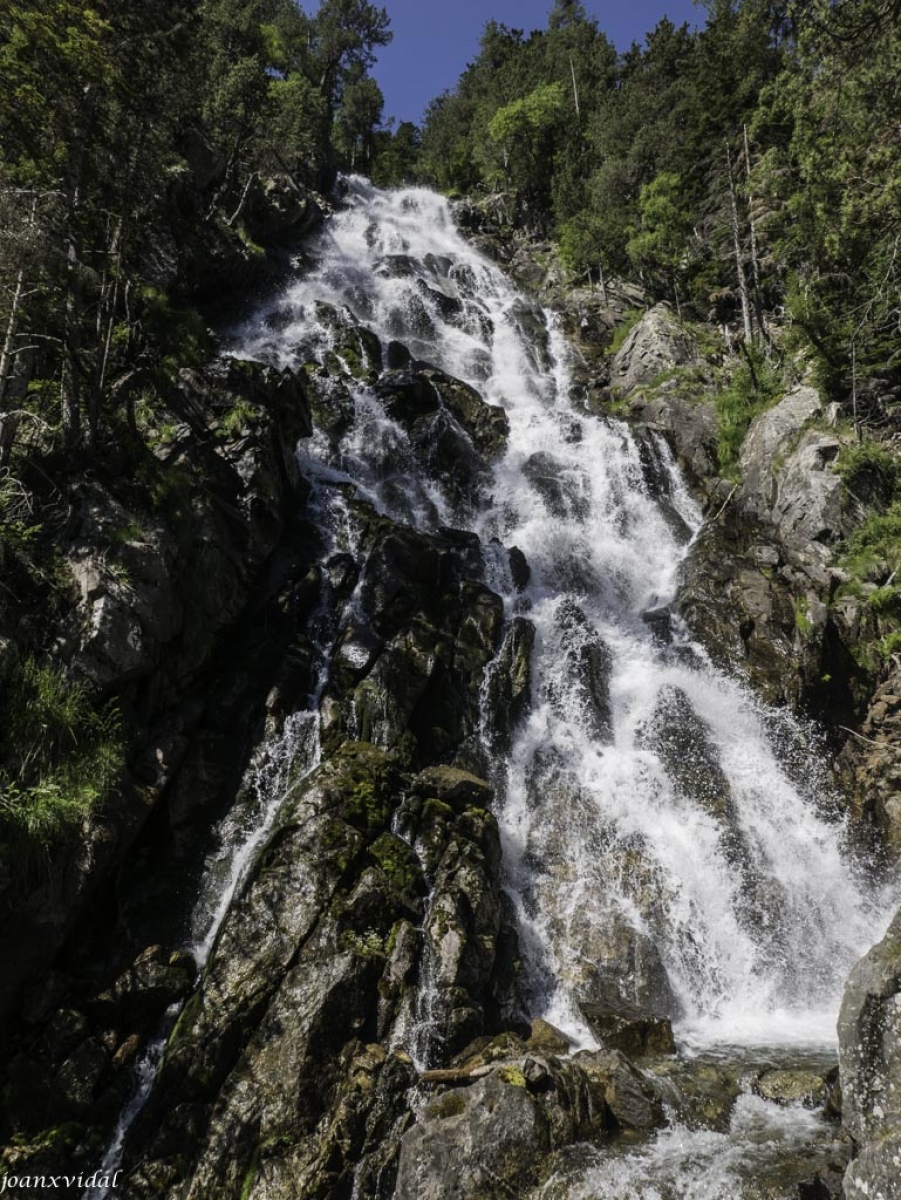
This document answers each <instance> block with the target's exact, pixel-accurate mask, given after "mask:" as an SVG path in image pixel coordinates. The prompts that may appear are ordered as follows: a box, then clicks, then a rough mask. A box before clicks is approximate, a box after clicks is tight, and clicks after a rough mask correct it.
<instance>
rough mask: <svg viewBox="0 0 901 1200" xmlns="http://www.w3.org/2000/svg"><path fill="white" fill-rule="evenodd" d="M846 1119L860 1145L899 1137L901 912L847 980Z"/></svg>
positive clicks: (842, 1052)
mask: <svg viewBox="0 0 901 1200" xmlns="http://www.w3.org/2000/svg"><path fill="white" fill-rule="evenodd" d="M838 1036H839V1066H840V1071H841V1083H842V1116H843V1119H844V1122H845V1125H846V1127H847V1129H848V1131H849V1132H850V1134H851V1136H852V1137H853V1138H854V1140H855V1141H856V1142H857V1143H858V1144H860V1145H864V1144H865V1143H868V1142H872V1141H874V1140H877V1139H881V1138H885V1137H888V1136H890V1135H891V1136H898V1135H899V1133H901V912H899V913H898V915H897V916H896V917H895V919H894V921H892V923H891V925H890V926H889V929H888V932H887V933H886V935H885V937H884V938H883V939H882V941H881V942H879V943H878V945H876V946H874V947H873V949H872V950H870V951H869V952H868V953H867V954H866V955H864V957H863V958H862V959H861V960H860V962H859V963H858V964H857V965H856V966H855V968H854V970H853V971H852V972H851V974H850V976H849V977H848V981H847V983H846V984H845V994H844V998H843V1000H842V1007H841V1012H840V1014H839V1019H838Z"/></svg>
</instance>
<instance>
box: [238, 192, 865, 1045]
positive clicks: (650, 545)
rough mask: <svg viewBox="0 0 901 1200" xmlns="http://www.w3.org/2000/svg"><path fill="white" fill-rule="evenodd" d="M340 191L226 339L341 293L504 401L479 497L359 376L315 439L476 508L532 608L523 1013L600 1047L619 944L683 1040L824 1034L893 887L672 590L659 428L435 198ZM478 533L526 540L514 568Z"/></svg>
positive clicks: (471, 514) (332, 302) (435, 515)
mask: <svg viewBox="0 0 901 1200" xmlns="http://www.w3.org/2000/svg"><path fill="white" fill-rule="evenodd" d="M347 188H348V190H347V195H346V205H345V208H344V209H343V210H342V211H341V212H340V213H339V214H338V215H336V216H335V217H334V219H333V220H331V221H330V222H329V224H328V226H327V228H326V231H325V233H324V234H323V235H322V237H321V238H320V239H319V241H318V244H317V245H316V246H315V247H314V248H313V256H314V266H313V269H312V270H311V271H310V272H308V273H307V274H306V275H305V277H304V278H303V279H302V280H300V281H299V282H297V283H295V284H293V285H292V286H291V287H290V288H289V289H288V291H287V292H286V293H285V294H284V295H283V296H281V297H279V298H278V299H277V300H276V301H274V302H273V304H272V305H271V307H270V308H269V309H268V310H266V311H264V312H263V313H261V314H259V315H258V316H257V317H255V318H254V320H253V321H252V322H250V323H249V324H248V325H247V326H246V327H245V328H244V329H243V330H242V331H241V334H240V337H239V339H238V341H239V345H240V352H241V353H243V354H246V355H250V356H253V357H258V358H262V359H264V360H267V361H274V362H276V363H278V364H279V365H281V366H293V367H300V366H301V365H302V364H303V363H304V362H305V361H308V360H309V359H311V358H316V357H319V358H320V359H321V358H322V356H323V355H325V354H328V353H334V352H335V347H336V341H335V334H334V330H333V327H332V326H331V325H330V324H329V322H328V321H327V320H325V319H324V317H323V315H324V314H325V313H327V312H335V311H337V312H339V313H343V314H345V316H347V318H348V319H349V320H351V321H357V322H359V323H360V324H361V325H363V326H365V327H367V328H368V329H369V330H371V331H373V332H374V333H375V334H376V335H377V337H378V339H379V341H380V342H381V345H382V347H383V348H386V347H388V345H389V343H390V342H391V341H392V340H399V341H401V342H403V343H404V344H405V345H406V346H407V347H409V349H410V351H411V352H412V354H413V356H414V358H419V359H422V360H426V361H427V362H429V363H431V364H433V365H434V366H436V367H438V368H440V369H441V370H443V371H446V372H447V373H448V374H450V375H452V376H455V377H457V378H459V379H462V380H464V381H465V382H467V383H468V384H471V385H472V386H474V387H476V388H477V389H478V390H479V391H480V393H481V395H482V396H483V397H484V399H485V400H486V401H488V402H489V403H491V404H494V405H499V406H501V407H503V409H504V410H505V411H506V414H507V417H508V419H509V424H510V433H509V440H508V445H507V449H506V453H505V454H504V457H503V458H502V460H501V461H500V462H499V463H497V465H496V466H495V468H494V471H493V477H492V479H491V480H490V485H489V486H488V487H487V489H486V490H485V494H484V497H483V499H482V501H481V502H479V503H473V502H469V503H467V502H466V501H465V500H460V499H457V500H454V498H453V497H451V496H449V494H448V490H447V489H442V488H441V487H440V486H439V484H438V483H436V481H435V480H434V479H433V478H431V476H430V474H429V472H428V470H427V468H426V466H425V465H424V464H423V462H422V456H421V455H420V456H419V457H417V453H416V449H415V447H414V446H412V445H411V443H410V440H409V437H408V435H407V434H406V433H405V431H404V429H403V428H402V427H401V426H400V425H398V424H397V423H396V422H394V421H393V420H392V419H391V418H390V417H389V415H388V414H387V413H386V411H385V408H384V406H383V405H382V403H381V401H380V400H379V397H378V395H377V393H376V392H375V391H374V390H373V389H372V388H370V387H368V386H366V385H364V384H360V383H353V386H352V388H351V391H352V398H353V407H354V412H353V419H352V421H351V423H350V426H349V429H348V430H347V432H346V434H345V435H344V436H343V438H342V439H341V440H340V441H338V442H335V441H334V440H332V441H330V440H329V438H328V437H327V436H326V434H325V433H324V432H322V431H320V432H318V433H317V435H316V437H315V438H314V439H313V444H312V447H311V454H312V456H313V458H315V460H316V461H317V464H318V466H317V469H318V470H319V472H320V473H322V472H327V473H329V477H330V478H331V479H332V480H333V481H334V482H335V483H339V484H343V485H347V484H353V485H354V486H355V487H356V488H357V489H358V491H359V492H360V494H362V495H363V496H364V497H365V498H366V499H368V500H369V501H371V502H372V503H373V504H374V505H375V506H376V507H377V508H378V509H379V510H380V511H382V512H384V513H386V514H387V515H389V516H391V517H392V518H393V519H395V520H399V521H405V522H408V523H411V524H414V525H417V526H419V527H422V528H435V527H438V526H441V525H447V524H454V525H456V526H457V527H461V528H466V529H469V530H471V531H474V532H475V533H477V534H478V535H479V537H480V538H481V541H482V544H483V546H484V547H485V557H486V569H487V573H488V577H489V578H490V579H491V580H492V583H493V586H495V587H496V588H497V589H498V590H499V591H501V592H502V593H503V596H504V601H505V605H506V611H507V614H508V616H509V617H512V616H514V615H521V616H524V617H526V618H527V619H528V620H529V621H531V622H532V624H533V626H534V630H535V648H534V653H533V659H532V703H531V711H530V712H529V714H528V717H527V719H526V720H525V722H524V723H523V725H522V727H521V728H520V729H519V730H518V731H517V734H516V737H515V740H514V743H513V746H512V749H511V751H510V753H509V755H508V756H507V760H506V762H505V763H503V764H497V766H496V770H495V775H496V777H497V778H499V779H500V780H501V782H502V792H503V795H502V796H501V798H500V800H499V805H498V818H499V821H500V824H501V830H502V838H503V849H504V862H505V871H506V881H507V886H508V888H509V891H510V894H511V896H512V898H513V900H514V903H515V906H516V910H517V913H518V917H519V924H520V930H519V931H520V939H521V944H522V946H523V948H524V950H525V954H526V959H527V968H528V970H527V990H528V993H529V995H528V1000H529V1004H530V1006H531V1009H532V1013H533V1015H544V1016H546V1017H547V1018H548V1019H550V1020H552V1021H554V1022H555V1023H557V1024H558V1025H560V1026H562V1027H563V1028H565V1029H566V1030H567V1032H569V1033H570V1034H571V1035H574V1036H575V1037H576V1038H577V1039H578V1040H579V1041H580V1042H581V1044H583V1045H591V1044H592V1041H593V1039H592V1034H591V1032H590V1029H589V1028H588V1027H587V1025H586V1021H585V1019H584V1010H585V1004H586V997H588V998H589V999H590V996H591V993H592V990H593V989H594V990H597V988H598V987H599V986H601V985H604V984H607V985H609V978H606V977H604V976H603V973H602V975H601V977H598V972H597V966H598V963H599V962H600V963H601V964H602V965H605V969H607V968H609V969H610V970H614V971H615V970H617V969H619V968H617V965H616V964H617V960H618V959H621V958H622V957H623V955H624V954H625V957H626V958H628V957H629V955H631V959H630V961H631V962H632V963H633V969H632V975H631V977H626V978H619V979H618V980H617V981H616V982H617V986H618V987H619V988H620V990H621V991H623V992H624V993H630V992H631V994H632V995H633V996H634V995H641V996H644V997H645V998H647V996H648V995H650V997H651V1000H652V1002H654V1003H656V1002H659V1003H660V1004H661V1005H663V1006H664V1007H666V1008H667V1009H668V1010H669V1012H670V1014H671V1015H674V1016H678V1018H679V1024H678V1025H677V1033H678V1035H679V1036H680V1038H681V1039H682V1041H683V1042H685V1043H689V1044H693V1045H697V1046H704V1045H709V1044H717V1043H723V1042H726V1043H732V1044H736V1043H737V1044H758V1045H763V1044H767V1045H772V1044H776V1043H780V1042H789V1043H791V1044H798V1043H806V1044H814V1045H816V1044H830V1043H832V1042H833V1040H834V1028H833V1027H834V1019H835V1014H836V1011H837V1006H838V1001H839V996H840V990H841V986H842V982H843V980H844V978H845V976H846V974H847V972H848V970H849V968H850V966H851V964H852V963H853V962H854V960H855V959H856V957H857V956H859V954H860V953H861V952H862V950H863V949H864V948H866V947H867V946H868V945H869V944H870V943H871V942H872V940H873V937H874V933H876V932H878V930H879V928H880V924H881V923H884V921H885V920H887V919H888V908H887V906H886V905H885V904H884V903H882V902H881V901H880V900H878V899H876V898H873V897H871V896H870V895H868V892H867V887H866V885H865V884H864V883H863V882H861V880H860V879H859V877H858V875H857V873H856V872H855V870H854V868H853V866H852V865H851V863H850V862H849V858H848V855H847V853H846V850H845V844H844V843H845V830H844V827H843V824H842V821H841V820H840V819H839V817H838V815H837V806H836V804H835V803H834V798H832V797H831V796H830V794H829V789H828V785H827V782H826V778H825V773H824V771H823V769H822V764H821V762H820V761H819V759H818V756H817V755H816V754H815V753H812V752H811V753H809V754H808V756H807V758H806V759H805V758H804V757H803V753H804V752H803V751H796V757H797V755H798V754H800V755H801V756H802V758H801V761H795V762H794V763H791V762H787V761H786V758H785V755H784V754H779V753H777V752H776V750H775V749H774V747H773V745H772V740H771V737H770V733H769V731H770V729H771V727H772V725H773V722H774V720H775V721H776V722H777V723H778V722H781V723H782V724H783V726H784V727H785V729H784V732H785V733H786V737H785V738H782V739H779V740H780V741H786V742H788V743H794V744H797V745H800V744H802V743H803V741H804V738H803V737H802V736H801V734H802V732H803V731H800V730H797V729H794V728H792V727H791V722H790V720H789V718H787V717H784V716H783V717H779V716H775V717H774V715H773V714H772V713H768V712H767V711H765V709H764V708H763V707H762V706H761V705H760V704H759V702H757V701H756V700H755V699H754V697H753V696H752V695H751V694H750V693H749V692H748V690H747V689H746V688H745V687H744V686H743V685H742V684H741V683H739V682H738V681H736V680H734V679H732V678H728V677H727V676H725V675H724V674H723V673H722V672H720V671H718V670H716V669H715V668H714V667H713V666H712V665H711V663H710V662H709V660H708V658H707V656H706V655H705V653H704V651H703V650H702V649H701V648H700V647H699V646H697V645H695V644H694V643H693V642H692V640H691V638H690V636H689V635H688V633H687V631H686V630H685V629H684V628H683V627H682V626H681V624H680V622H679V621H678V619H677V618H675V617H672V616H671V615H669V614H668V613H667V611H666V606H667V605H668V604H669V603H670V602H671V601H672V599H673V597H674V593H675V590H676V586H677V577H678V571H679V566H680V563H681V561H682V559H683V558H684V556H685V554H686V553H687V550H688V547H689V545H690V543H691V540H692V538H693V537H694V535H695V534H696V533H697V530H698V528H699V527H700V524H701V514H700V512H699V510H698V507H697V505H696V503H695V502H694V501H693V499H692V498H691V496H690V495H689V493H688V492H687V490H686V488H685V485H684V483H683V481H682V480H681V478H680V476H679V473H678V470H677V469H676V467H675V464H674V463H673V461H672V458H671V455H670V454H669V452H668V450H667V448H666V446H665V445H664V444H663V443H662V442H660V441H658V440H656V439H651V438H649V439H648V440H646V441H645V442H642V441H640V440H639V439H638V438H637V437H636V436H635V435H634V434H633V433H632V432H631V430H630V428H629V427H628V425H626V424H625V423H624V422H622V421H618V420H613V419H611V418H608V417H604V416H589V415H586V414H585V413H584V412H581V411H580V410H579V408H578V405H577V403H575V402H574V399H573V396H574V386H573V380H572V376H571V372H570V364H569V352H568V350H567V347H566V345H565V343H564V340H563V338H562V336H561V334H560V332H559V330H558V329H557V327H556V324H555V321H554V319H553V317H552V316H550V315H549V314H547V313H545V312H542V311H541V310H540V309H539V308H538V307H537V306H536V305H534V304H532V303H531V302H529V301H528V300H526V299H524V298H523V296H521V295H520V294H519V293H518V292H517V291H516V290H515V289H514V287H513V286H512V285H511V284H510V283H509V281H508V280H507V279H506V278H505V276H504V275H503V273H502V272H501V271H500V270H499V269H498V268H497V267H496V266H495V265H493V264H492V263H491V262H489V261H488V260H487V259H486V258H485V257H484V256H483V255H481V254H480V253H479V252H478V251H477V250H476V249H474V248H473V246H472V245H470V244H469V243H468V242H467V241H466V240H465V239H464V238H463V237H462V235H461V234H460V233H459V232H458V231H457V229H456V228H455V224H454V220H453V215H452V210H451V206H450V205H449V203H448V202H447V201H446V200H445V199H444V198H442V197H440V196H438V195H436V194H434V193H432V192H430V191H427V190H424V189H403V190H399V191H393V192H382V191H379V190H377V189H375V188H373V187H371V186H370V185H369V184H368V183H366V182H365V181H363V180H360V179H352V180H350V181H348V185H347ZM493 539H494V540H499V541H500V542H502V543H503V544H504V545H505V546H507V547H508V548H509V547H511V546H516V547H518V548H519V549H520V550H522V551H523V552H524V554H525V556H526V559H527V561H528V564H529V566H530V568H531V577H530V579H529V582H528V584H527V586H526V587H525V588H524V590H521V591H517V589H516V588H515V587H514V586H513V583H512V580H511V579H510V572H509V571H505V570H504V569H503V566H502V565H501V566H500V567H499V566H498V556H497V552H496V549H497V548H496V544H493ZM661 622H662V624H663V626H664V627H665V628H664V629H663V631H661ZM799 779H802V780H803V782H802V783H799V782H798V780H799ZM611 939H612V943H613V944H611ZM639 960H640V962H639ZM636 962H639V965H638V966H635V965H634V964H635V963H636ZM641 964H643V965H641Z"/></svg>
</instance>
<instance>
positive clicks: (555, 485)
mask: <svg viewBox="0 0 901 1200" xmlns="http://www.w3.org/2000/svg"><path fill="white" fill-rule="evenodd" d="M522 473H523V475H524V476H525V477H526V479H527V480H528V481H529V483H530V484H531V485H532V487H533V488H534V489H535V491H536V492H537V493H538V495H539V496H541V498H542V500H543V501H544V503H545V504H546V505H547V509H548V512H549V513H550V514H551V515H552V516H554V517H557V518H559V519H560V520H577V521H584V520H585V518H586V517H587V516H588V513H589V508H590V497H589V495H588V493H587V484H588V481H587V480H586V479H583V478H581V477H580V476H578V475H576V474H575V473H574V472H573V471H572V470H571V469H570V468H568V467H567V466H565V465H564V464H563V463H561V462H559V461H558V460H557V459H555V458H554V457H553V455H551V454H548V453H547V452H546V451H544V450H539V451H537V452H536V453H535V454H530V455H529V457H528V458H527V459H526V461H525V463H524V464H523V468H522Z"/></svg>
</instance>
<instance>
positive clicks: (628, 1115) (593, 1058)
mask: <svg viewBox="0 0 901 1200" xmlns="http://www.w3.org/2000/svg"><path fill="white" fill-rule="evenodd" d="M572 1062H573V1063H574V1064H575V1065H576V1066H577V1067H579V1068H580V1070H582V1071H584V1072H585V1074H586V1075H587V1076H588V1078H589V1079H590V1080H591V1081H592V1083H594V1084H595V1085H596V1086H599V1087H600V1088H602V1089H603V1095H604V1101H605V1103H606V1104H607V1107H608V1108H609V1109H610V1112H611V1114H612V1116H613V1120H614V1122H615V1124H616V1126H617V1127H618V1128H619V1129H633V1130H646V1129H654V1128H656V1126H658V1125H659V1124H660V1123H661V1121H662V1120H663V1106H662V1104H661V1103H660V1098H659V1096H658V1095H657V1092H656V1091H655V1090H654V1088H653V1086H652V1085H651V1084H650V1083H649V1081H648V1080H647V1079H646V1078H645V1077H644V1076H643V1075H642V1074H641V1072H640V1071H638V1070H637V1069H636V1068H635V1067H634V1066H633V1065H632V1064H631V1063H630V1062H629V1060H628V1059H627V1058H626V1056H625V1055H624V1054H622V1053H621V1052H620V1051H619V1050H580V1051H579V1053H578V1054H576V1055H574V1056H573V1059H572Z"/></svg>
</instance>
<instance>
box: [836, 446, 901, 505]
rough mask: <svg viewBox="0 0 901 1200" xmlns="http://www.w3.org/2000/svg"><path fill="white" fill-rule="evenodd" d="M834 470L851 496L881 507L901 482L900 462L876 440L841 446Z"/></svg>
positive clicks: (889, 499)
mask: <svg viewBox="0 0 901 1200" xmlns="http://www.w3.org/2000/svg"><path fill="white" fill-rule="evenodd" d="M835 469H836V470H837V471H838V473H839V475H841V477H842V483H843V484H844V486H845V488H846V489H847V491H848V492H849V493H850V494H851V496H852V497H853V498H854V499H856V500H858V501H862V502H863V503H864V504H875V505H876V506H878V507H880V508H882V507H885V506H886V505H887V504H889V503H890V502H891V500H892V497H893V496H894V494H895V491H896V489H897V488H898V485H899V483H901V463H899V462H898V459H897V458H896V457H895V456H894V455H893V454H891V453H890V451H888V450H887V449H886V448H885V446H883V445H881V444H880V443H879V442H874V441H870V440H866V441H863V442H859V443H857V444H856V445H853V446H845V447H844V448H843V449H842V451H841V453H840V454H839V456H838V461H837V462H836V467H835Z"/></svg>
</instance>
